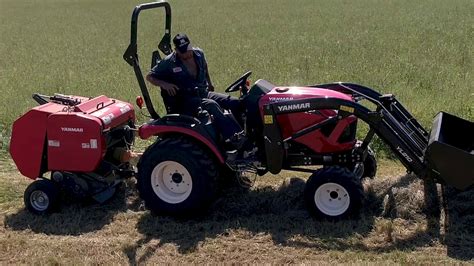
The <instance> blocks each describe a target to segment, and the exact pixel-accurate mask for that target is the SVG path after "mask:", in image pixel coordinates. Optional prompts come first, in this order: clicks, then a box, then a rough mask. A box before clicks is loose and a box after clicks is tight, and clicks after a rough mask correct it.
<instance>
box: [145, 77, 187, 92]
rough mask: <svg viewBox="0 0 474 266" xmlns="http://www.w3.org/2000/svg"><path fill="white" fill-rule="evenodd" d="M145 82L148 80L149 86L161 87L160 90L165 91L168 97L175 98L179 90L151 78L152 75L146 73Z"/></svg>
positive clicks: (172, 85) (169, 84)
mask: <svg viewBox="0 0 474 266" xmlns="http://www.w3.org/2000/svg"><path fill="white" fill-rule="evenodd" d="M146 80H148V81H149V82H150V83H151V84H153V85H155V86H159V87H161V89H163V90H165V91H166V92H167V93H168V95H170V96H175V95H176V93H177V92H178V90H179V88H178V87H177V86H176V85H174V84H172V83H169V82H166V81H164V80H161V79H157V78H155V77H153V74H152V73H148V75H147V76H146Z"/></svg>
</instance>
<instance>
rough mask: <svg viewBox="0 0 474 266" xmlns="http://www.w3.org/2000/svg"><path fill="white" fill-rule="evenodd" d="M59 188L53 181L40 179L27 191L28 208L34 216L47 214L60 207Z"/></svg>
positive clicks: (26, 201)
mask: <svg viewBox="0 0 474 266" xmlns="http://www.w3.org/2000/svg"><path fill="white" fill-rule="evenodd" d="M59 196H60V193H59V188H58V186H57V185H56V183H54V182H53V181H51V180H48V179H40V180H36V181H34V182H33V183H31V184H30V185H29V186H28V187H27V188H26V190H25V194H24V197H23V199H24V201H25V206H26V208H27V209H28V210H29V211H30V212H32V213H34V214H47V213H50V212H52V211H54V210H55V209H56V208H57V207H58V205H59Z"/></svg>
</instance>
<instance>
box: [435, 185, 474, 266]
mask: <svg viewBox="0 0 474 266" xmlns="http://www.w3.org/2000/svg"><path fill="white" fill-rule="evenodd" d="M441 193H442V201H441V204H442V205H443V206H442V207H443V210H444V212H445V219H444V232H445V233H444V238H442V243H443V244H445V245H446V246H447V253H448V256H449V257H451V258H456V259H459V260H464V261H469V260H473V259H474V227H473V224H474V188H471V189H470V190H466V191H462V192H461V191H457V190H455V189H453V188H445V187H443V188H442V189H441Z"/></svg>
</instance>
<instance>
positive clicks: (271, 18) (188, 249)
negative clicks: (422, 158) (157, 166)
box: [0, 0, 474, 264]
mask: <svg viewBox="0 0 474 266" xmlns="http://www.w3.org/2000/svg"><path fill="white" fill-rule="evenodd" d="M138 3H139V2H138V1H124V0H114V1H92V0H91V1H88V0H84V1H78V0H77V1H58V0H43V1H12V0H0V55H1V56H0V90H1V92H2V94H1V97H0V145H1V146H0V160H1V162H0V216H1V217H0V224H1V225H0V263H2V264H7V263H40V264H43V263H45V264H46V263H47V264H56V263H61V264H68V263H74V264H92V263H104V264H110V263H120V264H127V263H130V264H136V263H162V262H168V263H170V262H179V263H187V262H194V263H212V262H224V263H350V262H356V263H381V262H382V263H410V264H411V263H424V264H434V263H468V264H469V263H473V261H472V259H473V258H474V227H473V225H474V193H473V191H472V190H470V191H465V192H457V191H453V190H450V189H447V190H445V191H442V189H441V187H439V186H438V190H439V197H433V196H432V197H425V193H424V190H425V188H424V186H423V182H422V181H421V180H419V179H417V178H416V177H414V176H412V175H406V174H405V171H404V168H403V167H402V166H401V165H399V164H398V163H397V162H394V161H390V160H381V161H380V165H379V169H380V171H379V174H378V175H377V177H376V178H375V179H374V180H367V181H365V182H364V188H365V191H366V195H367V197H366V200H365V206H364V209H363V211H362V213H361V215H360V217H358V218H357V219H354V220H348V221H341V222H337V223H332V222H325V221H317V220H314V219H312V218H311V217H310V216H309V214H308V213H307V212H306V210H305V207H304V204H303V200H302V190H303V188H304V181H305V179H306V178H307V175H305V174H298V173H290V172H284V173H282V174H281V175H278V176H271V175H267V176H264V177H262V178H258V179H257V181H256V183H255V186H254V187H253V188H251V189H250V190H248V191H243V190H240V189H236V188H227V189H225V190H223V191H222V193H221V197H220V198H219V199H218V200H217V201H216V202H215V204H214V205H213V206H211V208H210V210H209V211H208V212H207V213H205V214H203V217H200V218H197V219H194V220H187V221H186V220H175V219H171V218H167V217H155V216H152V215H151V214H150V213H149V212H148V211H146V210H144V208H143V204H142V202H141V201H140V199H139V198H138V196H137V194H136V189H135V187H134V185H135V184H134V183H135V182H134V180H130V181H129V182H127V184H126V186H124V187H123V188H122V189H121V190H120V191H119V193H118V194H117V195H116V197H115V198H113V199H112V200H111V201H110V202H108V203H105V204H103V205H97V204H90V203H89V204H74V203H65V204H64V206H63V207H62V209H61V211H60V212H58V213H54V214H52V215H50V216H40V217H38V216H34V215H31V214H29V213H28V212H26V211H25V210H23V203H22V196H23V191H24V189H25V188H26V186H27V185H28V184H29V183H30V181H29V180H27V179H26V178H25V177H22V176H21V175H20V174H19V173H18V172H17V170H16V168H15V166H14V164H13V162H12V161H11V159H9V155H8V154H7V152H6V151H7V148H8V147H7V144H8V142H9V134H10V132H9V131H10V127H11V123H12V122H13V121H14V120H15V119H16V118H17V117H18V116H19V115H21V114H22V113H24V112H25V111H27V110H28V109H29V108H31V107H32V106H34V105H35V102H34V101H33V100H32V99H31V94H32V93H34V92H40V93H43V94H53V93H56V92H58V93H64V94H76V95H83V96H97V95H100V94H105V95H108V96H111V97H116V98H119V99H122V100H126V101H133V100H134V98H135V96H136V95H138V94H139V89H138V86H137V82H136V80H135V78H134V75H133V71H132V69H131V67H129V66H128V65H127V64H126V63H125V61H123V59H122V54H123V52H124V50H125V48H126V47H127V45H128V42H129V37H130V36H129V34H130V32H129V31H130V15H131V11H132V9H133V7H134V6H135V5H136V4H138ZM171 5H172V11H173V25H172V33H177V32H186V33H188V35H189V36H190V38H191V40H192V42H193V44H194V45H195V46H199V47H201V48H203V49H204V50H205V52H206V57H207V60H208V62H209V68H210V72H211V77H212V78H213V80H214V83H215V85H216V87H217V88H218V90H221V91H222V90H223V89H224V88H225V87H226V85H228V84H230V83H231V82H232V81H233V80H234V79H236V78H237V77H239V76H240V75H241V74H242V73H244V72H245V71H246V70H252V71H253V75H252V77H251V78H252V80H257V79H259V78H263V79H267V80H269V81H271V82H273V83H275V84H282V85H283V84H285V85H307V84H316V83H323V82H332V81H351V82H355V83H361V84H364V85H367V86H369V87H374V88H377V89H379V90H380V91H382V92H384V93H394V94H395V95H396V96H397V97H398V98H399V99H400V101H401V102H402V103H404V104H405V105H406V107H407V108H408V109H409V110H410V111H412V112H413V114H414V116H415V117H417V118H419V120H420V122H421V123H422V124H423V125H425V126H427V127H428V128H429V127H430V126H431V120H432V117H433V116H434V115H435V114H436V113H437V112H438V111H447V112H450V113H453V114H456V115H458V116H460V117H463V118H465V119H468V120H474V85H473V84H474V73H473V72H474V71H473V70H474V65H473V59H474V51H473V47H474V44H473V40H474V26H473V25H474V2H473V1H471V0H452V1H441V0H436V1H435V0H428V1H408V0H406V1H376V0H360V1H346V0H344V1H343V0H335V1H321V0H296V1H281V0H261V1H250V0H248V1H227V0H226V1H224V0H221V1H211V0H208V1H194V0H186V1H184V0H183V1H172V2H171ZM162 21H163V16H162V12H153V11H145V13H143V14H142V16H141V17H140V22H139V26H140V30H141V31H140V34H139V43H140V47H139V48H140V50H141V51H142V52H143V53H142V56H141V63H142V67H143V69H144V71H147V70H148V69H147V67H148V66H149V65H150V63H149V61H150V56H151V51H152V49H153V48H154V47H155V46H156V44H157V42H158V41H159V39H161V35H162V29H163V22H162ZM155 102H156V104H157V105H159V104H160V101H159V98H158V97H155ZM160 109H161V110H162V108H161V107H160ZM139 119H140V121H145V120H146V118H145V117H142V116H140V115H139ZM138 144H139V146H140V147H143V146H146V145H148V144H147V143H138ZM377 148H378V151H382V150H380V147H377ZM387 195H388V196H387ZM438 200H439V202H438ZM426 202H428V203H430V204H428V205H427V204H426ZM438 205H439V206H438ZM427 206H428V207H427ZM433 206H435V207H433ZM436 206H438V207H439V208H437V207H436Z"/></svg>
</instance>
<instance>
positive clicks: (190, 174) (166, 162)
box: [137, 137, 218, 216]
mask: <svg viewBox="0 0 474 266" xmlns="http://www.w3.org/2000/svg"><path fill="white" fill-rule="evenodd" d="M217 177H218V170H217V167H216V164H215V163H214V160H213V159H212V158H211V157H210V156H209V154H208V152H207V151H206V150H204V149H202V148H201V147H200V146H199V145H197V144H196V143H194V142H192V141H190V140H188V139H186V138H183V137H171V138H166V139H162V140H158V141H157V142H156V143H155V144H153V145H152V146H150V147H149V148H148V149H147V150H146V151H145V153H144V154H143V156H142V157H141V158H140V162H139V163H138V175H137V186H138V191H139V193H140V197H141V198H142V199H143V200H144V201H145V206H146V207H147V208H148V209H150V210H151V211H152V212H154V213H156V214H160V215H162V214H165V215H172V216H192V215H194V214H198V213H199V212H200V211H202V210H203V209H204V208H206V207H207V206H208V205H209V203H210V202H211V201H212V200H213V199H214V197H215V195H216V191H217Z"/></svg>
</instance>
